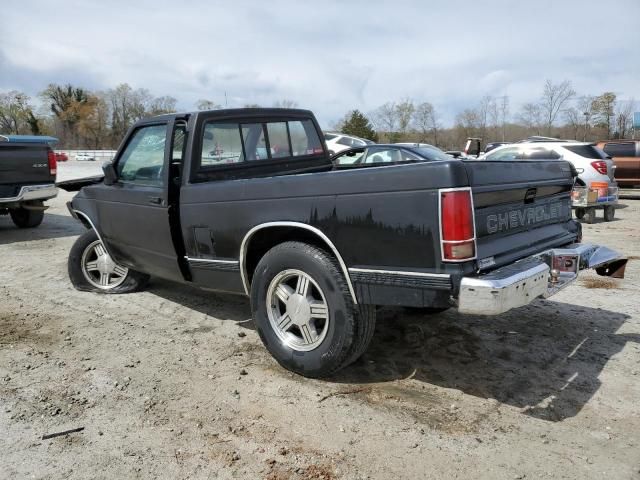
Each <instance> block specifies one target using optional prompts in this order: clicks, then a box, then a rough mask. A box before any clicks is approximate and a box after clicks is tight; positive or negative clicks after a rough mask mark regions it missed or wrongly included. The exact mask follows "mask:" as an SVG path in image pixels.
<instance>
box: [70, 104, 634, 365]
mask: <svg viewBox="0 0 640 480" xmlns="http://www.w3.org/2000/svg"><path fill="white" fill-rule="evenodd" d="M321 138H322V132H321V131H320V128H319V126H318V123H317V121H316V119H315V117H314V116H313V114H312V113H311V112H309V111H306V110H297V109H235V110H215V111H201V112H194V113H185V114H170V115H163V116H157V117H153V118H150V119H147V120H143V121H140V122H138V123H136V124H135V125H134V126H133V127H132V128H131V129H130V131H129V133H128V134H127V138H125V140H124V142H122V144H121V145H122V147H121V148H120V150H119V151H118V152H117V154H116V157H115V159H114V161H113V163H105V164H104V166H103V171H104V178H103V180H102V181H96V183H95V184H92V185H88V186H84V187H83V188H82V189H81V190H80V191H79V193H78V194H77V195H76V196H75V197H74V198H73V200H72V201H71V202H70V203H69V210H70V212H71V214H72V215H73V216H74V217H75V218H76V219H78V220H80V221H81V222H82V223H83V224H84V226H85V227H87V231H86V232H85V233H84V234H83V235H81V236H80V237H79V238H78V239H77V240H76V242H75V243H74V245H73V247H72V249H71V252H70V254H69V260H68V271H69V276H70V279H71V282H72V283H73V285H74V286H75V287H76V288H77V289H78V290H86V291H92V292H102V293H126V292H131V291H135V290H138V289H140V288H143V287H144V285H145V283H146V281H147V280H148V278H149V275H155V276H158V277H162V278H166V279H169V280H174V281H177V282H182V283H186V284H190V285H194V286H199V287H203V288H205V289H207V290H209V289H213V290H220V291H227V292H232V293H238V294H245V295H248V296H249V297H250V299H251V311H252V315H253V319H254V322H255V325H256V328H257V331H258V333H259V335H260V338H261V339H262V341H263V343H264V345H265V347H266V348H267V349H268V350H269V352H270V353H271V354H272V355H273V357H274V358H275V359H276V360H277V361H278V362H279V363H280V364H281V365H283V366H284V367H285V368H288V369H290V370H292V371H294V372H297V373H299V374H301V375H306V376H309V377H322V376H327V375H331V374H333V373H334V372H336V371H337V370H339V369H340V368H343V367H344V366H346V365H348V364H350V363H351V362H353V361H355V360H356V359H357V358H358V357H359V356H360V355H361V354H362V353H363V352H364V351H365V349H366V348H367V346H368V344H369V342H370V340H371V338H372V335H373V332H374V328H375V315H376V306H377V305H399V306H410V307H421V308H427V309H430V310H431V311H432V312H433V311H442V310H443V309H447V308H449V307H453V306H456V307H457V308H458V309H459V310H460V311H461V312H465V313H470V314H479V315H495V314H499V313H502V312H505V311H507V310H510V309H512V308H516V307H519V306H522V305H526V304H528V303H530V302H531V301H532V300H533V299H535V298H537V297H540V296H542V297H548V296H550V295H553V294H554V293H555V292H557V291H558V290H560V289H561V288H563V287H564V286H566V285H568V284H569V283H570V282H572V281H573V280H575V279H576V278H577V276H578V274H579V272H580V270H582V269H585V268H596V272H597V273H599V274H600V275H608V276H618V277H621V276H622V275H623V272H624V267H625V264H626V259H624V258H622V257H621V256H620V255H619V254H617V253H616V252H614V251H612V250H610V249H608V248H606V247H601V246H597V245H586V244H582V243H579V242H580V241H581V237H582V235H581V225H580V224H579V223H578V222H576V221H575V220H572V219H571V210H570V202H571V198H570V197H571V187H572V186H573V183H574V177H573V173H572V168H571V167H570V165H569V164H568V163H567V162H565V161H551V162H550V161H547V160H545V161H544V163H541V162H538V161H535V160H534V161H530V162H493V161H491V160H487V161H484V162H478V161H471V160H458V159H454V158H452V157H450V156H448V155H445V154H440V153H437V152H436V153H433V149H421V148H419V147H415V148H414V147H404V146H398V145H369V146H366V147H360V148H359V149H354V150H355V153H357V154H359V157H357V158H356V159H355V160H354V161H353V162H345V163H346V165H343V162H342V161H341V158H342V157H343V156H349V153H348V152H345V154H344V155H342V156H339V157H337V158H334V160H335V161H336V165H334V163H333V162H332V161H331V159H330V158H329V155H328V150H327V148H326V146H325V144H324V142H322V141H321ZM263 141H264V144H266V145H276V144H282V148H283V149H284V148H285V147H284V146H286V151H284V153H285V155H283V156H280V155H281V153H282V152H281V153H279V154H278V156H275V155H274V153H273V152H270V150H269V149H267V150H266V152H265V153H266V154H267V156H266V158H260V159H259V160H258V159H257V158H256V153H257V150H258V149H259V148H262V144H263ZM167 145H169V146H170V147H169V148H167ZM214 149H216V150H217V151H225V152H236V154H235V155H236V156H235V158H234V159H233V160H234V161H233V162H229V158H224V159H223V160H222V161H217V160H216V159H215V158H214V159H210V158H209V152H210V151H211V150H214ZM354 150H352V151H354ZM358 150H359V151H360V152H359V153H358ZM431 155H434V156H433V157H431ZM354 156H355V154H354ZM369 159H371V161H369ZM80 182H85V185H86V179H82V180H80ZM537 186H538V187H537ZM65 188H69V189H74V186H73V184H72V183H68V182H67V184H66V185H65Z"/></svg>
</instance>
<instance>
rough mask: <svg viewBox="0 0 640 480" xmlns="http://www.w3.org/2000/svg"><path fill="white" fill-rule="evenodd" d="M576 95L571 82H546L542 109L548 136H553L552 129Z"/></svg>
mask: <svg viewBox="0 0 640 480" xmlns="http://www.w3.org/2000/svg"><path fill="white" fill-rule="evenodd" d="M575 94H576V92H575V90H574V89H573V88H572V86H571V82H570V81H569V80H564V81H563V82H560V83H553V82H552V81H551V80H547V81H546V82H545V84H544V90H543V92H542V99H541V102H540V107H541V109H542V113H543V115H544V119H545V125H546V127H547V135H550V134H551V127H552V126H553V123H554V122H555V121H556V118H557V117H558V113H559V112H560V111H561V110H562V108H563V106H564V105H565V104H566V103H567V102H568V101H569V100H571V98H572V97H573V96H574V95H575Z"/></svg>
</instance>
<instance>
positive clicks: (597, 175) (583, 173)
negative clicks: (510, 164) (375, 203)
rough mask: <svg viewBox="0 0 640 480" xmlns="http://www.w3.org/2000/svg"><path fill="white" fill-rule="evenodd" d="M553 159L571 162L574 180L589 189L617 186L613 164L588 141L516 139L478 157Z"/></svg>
mask: <svg viewBox="0 0 640 480" xmlns="http://www.w3.org/2000/svg"><path fill="white" fill-rule="evenodd" d="M535 159H541V160H554V159H563V160H567V161H568V162H570V163H572V164H573V166H574V167H575V168H576V170H577V172H578V180H577V183H578V184H581V185H584V186H586V187H589V188H591V184H592V183H596V184H597V183H607V185H610V186H612V187H614V186H616V182H615V179H614V170H615V168H616V167H615V165H614V163H613V160H611V157H609V156H608V155H607V154H606V153H605V152H603V151H602V150H600V149H599V148H598V147H595V146H593V145H592V144H590V143H584V142H571V141H550V142H546V141H545V142H540V141H533V142H527V141H524V142H519V143H512V144H510V145H503V146H501V147H498V148H496V149H494V150H491V151H490V152H489V153H486V154H484V155H482V156H481V157H479V158H478V160H535Z"/></svg>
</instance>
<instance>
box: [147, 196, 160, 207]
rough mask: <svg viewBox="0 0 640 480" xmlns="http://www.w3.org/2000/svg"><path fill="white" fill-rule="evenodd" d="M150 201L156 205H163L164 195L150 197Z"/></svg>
mask: <svg viewBox="0 0 640 480" xmlns="http://www.w3.org/2000/svg"><path fill="white" fill-rule="evenodd" d="M149 203H152V204H154V205H162V197H149Z"/></svg>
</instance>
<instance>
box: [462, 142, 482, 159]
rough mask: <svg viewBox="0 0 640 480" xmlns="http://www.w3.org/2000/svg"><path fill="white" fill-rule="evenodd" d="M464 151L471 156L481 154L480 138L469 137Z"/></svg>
mask: <svg viewBox="0 0 640 480" xmlns="http://www.w3.org/2000/svg"><path fill="white" fill-rule="evenodd" d="M464 153H465V154H466V155H470V156H478V155H480V139H479V138H467V144H466V145H465V147H464Z"/></svg>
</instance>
